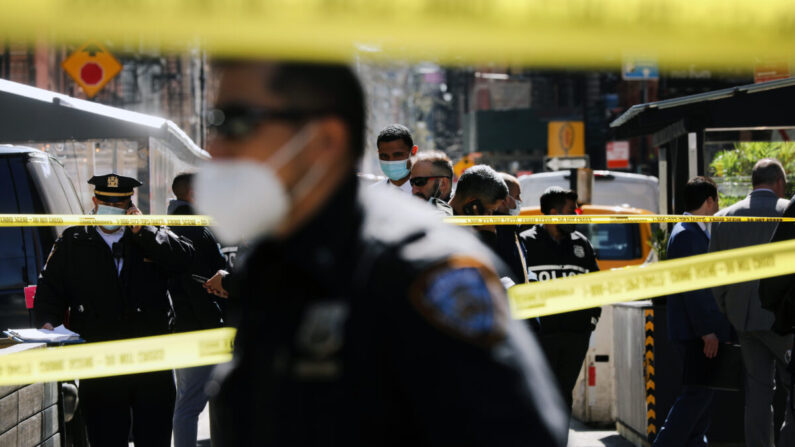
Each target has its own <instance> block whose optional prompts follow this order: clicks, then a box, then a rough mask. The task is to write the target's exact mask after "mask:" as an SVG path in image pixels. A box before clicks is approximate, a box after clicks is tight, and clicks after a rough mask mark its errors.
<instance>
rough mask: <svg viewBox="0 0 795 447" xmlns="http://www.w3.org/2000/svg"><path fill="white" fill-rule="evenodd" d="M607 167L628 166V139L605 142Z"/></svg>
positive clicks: (621, 167)
mask: <svg viewBox="0 0 795 447" xmlns="http://www.w3.org/2000/svg"><path fill="white" fill-rule="evenodd" d="M606 158H607V169H627V168H629V141H610V142H608V143H607V157H606Z"/></svg>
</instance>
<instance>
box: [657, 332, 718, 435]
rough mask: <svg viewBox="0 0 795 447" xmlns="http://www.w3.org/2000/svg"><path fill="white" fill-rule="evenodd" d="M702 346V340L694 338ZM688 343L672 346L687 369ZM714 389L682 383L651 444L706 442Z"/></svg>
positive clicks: (677, 343)
mask: <svg viewBox="0 0 795 447" xmlns="http://www.w3.org/2000/svg"><path fill="white" fill-rule="evenodd" d="M695 343H697V344H698V345H699V346H702V344H701V340H696V341H695ZM687 346H688V344H687V343H682V342H675V343H674V348H675V349H676V352H677V353H678V354H679V357H680V358H681V359H682V364H683V365H684V369H685V370H687V367H688V366H687V365H686V364H685V363H686V362H687V358H686V357H687V355H686V352H687ZM714 397H715V391H714V390H711V389H709V388H706V387H703V386H695V385H684V386H683V387H682V393H681V394H680V395H679V398H677V399H676V402H674V405H673V406H672V407H671V411H669V412H668V417H667V418H665V424H664V425H663V426H662V428H661V429H660V433H659V434H658V435H657V438H656V439H655V440H654V444H653V446H654V447H667V446H671V447H696V446H706V445H707V430H708V429H709V424H710V420H711V416H710V408H709V407H710V405H711V404H712V399H713V398H714Z"/></svg>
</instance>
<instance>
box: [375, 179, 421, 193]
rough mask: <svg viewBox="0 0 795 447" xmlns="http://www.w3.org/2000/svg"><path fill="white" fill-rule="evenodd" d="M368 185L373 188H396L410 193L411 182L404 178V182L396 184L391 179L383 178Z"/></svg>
mask: <svg viewBox="0 0 795 447" xmlns="http://www.w3.org/2000/svg"><path fill="white" fill-rule="evenodd" d="M370 187H371V188H373V190H377V189H381V188H395V189H396V190H400V191H403V192H405V193H407V194H411V182H409V181H408V180H406V183H404V184H402V185H400V186H397V185H395V184H394V183H392V182H391V181H389V179H385V180H382V181H380V182H376V183H373V184H372V185H371V186H370Z"/></svg>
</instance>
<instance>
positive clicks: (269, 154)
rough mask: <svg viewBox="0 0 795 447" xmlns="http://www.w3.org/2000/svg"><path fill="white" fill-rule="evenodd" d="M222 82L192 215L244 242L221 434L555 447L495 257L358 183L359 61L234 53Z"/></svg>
mask: <svg viewBox="0 0 795 447" xmlns="http://www.w3.org/2000/svg"><path fill="white" fill-rule="evenodd" d="M219 77H220V79H219V81H220V82H219V91H218V95H217V102H218V105H217V107H218V108H219V109H220V110H221V111H223V112H224V113H223V115H222V116H224V117H225V118H224V121H222V122H219V123H216V124H215V125H216V127H217V132H216V135H217V137H216V138H215V139H214V140H212V141H211V143H210V145H209V147H208V149H209V152H210V153H211V154H212V155H213V159H212V161H210V162H209V163H208V164H207V165H206V166H205V167H204V169H203V170H202V171H200V172H199V173H198V174H197V177H196V184H195V187H196V199H197V208H198V209H199V210H201V211H203V212H205V213H207V214H209V215H211V216H213V218H214V220H215V222H216V226H215V227H214V231H215V232H216V234H217V235H218V236H219V237H221V238H235V237H240V236H241V235H245V236H246V237H247V240H250V241H253V246H252V248H251V250H250V252H249V254H248V256H247V259H246V260H245V261H244V264H243V266H242V267H241V268H240V269H239V270H238V273H239V275H238V278H239V279H238V281H237V283H236V295H237V299H238V300H239V301H240V303H241V305H242V308H243V310H242V312H241V316H242V318H241V321H240V325H239V328H238V331H237V336H236V341H235V352H234V359H233V361H232V363H231V365H230V366H229V371H228V373H227V374H226V375H225V376H222V377H219V379H218V383H216V384H214V385H215V386H217V387H218V389H219V394H218V396H217V398H218V404H219V406H221V407H223V408H225V409H226V411H225V412H224V414H223V415H222V417H221V424H220V427H221V430H220V431H219V433H220V435H221V439H220V441H221V442H222V444H223V445H230V446H238V445H301V446H318V445H323V446H343V445H344V446H359V445H395V446H406V445H533V444H536V445H544V446H563V443H562V438H563V437H564V433H565V432H566V428H567V427H566V424H565V422H566V420H565V413H564V412H563V411H562V408H561V405H560V402H559V398H558V397H557V396H556V395H555V394H554V393H551V392H550V390H549V388H551V387H552V386H553V385H552V378H551V376H549V374H548V371H546V369H545V365H544V363H543V361H542V360H541V358H542V357H541V351H540V349H539V348H538V346H537V345H536V344H535V343H534V339H533V337H532V334H530V333H528V332H527V331H526V330H525V329H524V328H523V327H522V325H520V324H517V322H515V321H512V320H511V318H510V317H509V315H508V314H507V309H506V307H507V306H506V302H505V301H506V297H505V292H504V290H503V289H502V287H501V285H500V283H499V279H498V278H497V277H496V273H495V270H494V269H495V267H496V266H497V265H498V264H499V260H497V259H496V258H495V257H494V256H492V255H491V254H490V253H489V251H488V250H487V249H486V247H483V246H482V244H480V243H479V242H477V240H476V239H475V238H474V237H472V236H471V235H470V234H469V233H467V232H466V231H464V230H463V229H460V228H455V227H450V226H449V225H445V224H444V223H442V222H440V221H439V220H438V219H433V218H432V217H430V218H429V216H433V214H432V212H431V211H430V210H428V209H427V207H424V206H422V204H420V203H418V202H417V200H416V199H415V198H413V197H403V196H401V195H400V194H393V195H392V197H390V200H374V199H373V193H372V192H371V191H369V190H366V191H360V190H359V189H360V188H359V186H358V181H357V178H356V174H355V167H356V166H357V164H358V161H359V158H360V157H361V154H362V152H363V150H364V143H363V141H362V135H363V133H364V129H365V116H366V114H365V105H364V104H365V98H364V94H363V92H362V89H361V86H360V85H359V82H358V80H357V79H356V76H355V75H354V73H353V71H352V70H351V69H350V68H349V67H347V66H343V65H331V64H310V63H288V62H284V63H267V62H257V61H235V62H232V61H230V62H227V63H226V64H225V65H224V66H222V67H221V70H220V71H219ZM264 111H267V112H268V113H267V114H265V113H262V112H264ZM227 112H228V113H227ZM288 112H289V113H288ZM252 117H257V118H254V119H252ZM265 117H267V119H266V118H265ZM503 186H504V185H503ZM252 188H256V191H257V193H256V194H248V193H246V192H247V191H251V190H252ZM241 194H243V195H242V196H241ZM364 204H367V205H366V206H365V205H364ZM495 206H496V205H495ZM429 213H430V214H429ZM330 234H333V235H334V237H329V235H330ZM374 297H377V299H374ZM462 421H466V422H467V423H466V424H463V425H462Z"/></svg>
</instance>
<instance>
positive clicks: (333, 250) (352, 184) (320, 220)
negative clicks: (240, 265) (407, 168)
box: [255, 174, 362, 273]
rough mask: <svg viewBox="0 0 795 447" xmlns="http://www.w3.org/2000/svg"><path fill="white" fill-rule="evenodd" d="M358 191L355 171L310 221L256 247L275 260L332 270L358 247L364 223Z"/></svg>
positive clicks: (327, 270) (326, 270) (258, 250)
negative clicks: (285, 237)
mask: <svg viewBox="0 0 795 447" xmlns="http://www.w3.org/2000/svg"><path fill="white" fill-rule="evenodd" d="M357 193H358V179H357V178H356V176H355V175H354V174H351V175H350V177H349V178H348V179H347V180H345V181H344V182H343V183H342V185H341V186H340V187H339V188H338V189H337V191H336V192H335V193H334V194H332V195H331V196H330V198H329V200H328V201H327V202H326V204H325V205H324V206H323V207H322V208H321V209H320V211H319V212H318V213H317V214H316V215H315V217H313V218H312V219H311V220H310V221H309V222H307V223H306V224H305V225H303V226H302V227H301V228H300V229H299V230H297V231H296V232H295V233H293V234H292V235H291V236H289V237H288V238H287V239H286V240H283V241H276V240H273V239H270V240H265V241H262V242H261V243H260V244H258V247H257V249H256V250H255V251H257V252H262V253H269V254H270V256H269V257H271V261H272V262H288V263H291V264H297V265H303V266H317V267H318V268H319V269H320V270H322V271H325V272H329V273H330V272H332V271H333V270H335V269H333V268H330V267H329V266H333V265H336V264H340V263H339V261H340V259H342V258H345V259H349V258H351V257H352V255H353V253H354V251H355V249H356V248H357V247H356V242H357V238H358V234H359V230H360V228H361V223H362V209H361V206H360V205H359V201H358V199H357V197H358V196H357ZM340 267H341V265H340Z"/></svg>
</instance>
